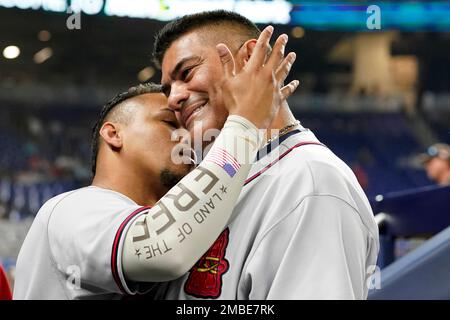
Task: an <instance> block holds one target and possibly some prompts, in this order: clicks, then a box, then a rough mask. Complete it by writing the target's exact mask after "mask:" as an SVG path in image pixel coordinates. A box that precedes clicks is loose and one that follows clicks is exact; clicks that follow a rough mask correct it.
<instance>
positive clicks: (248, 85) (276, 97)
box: [216, 26, 298, 128]
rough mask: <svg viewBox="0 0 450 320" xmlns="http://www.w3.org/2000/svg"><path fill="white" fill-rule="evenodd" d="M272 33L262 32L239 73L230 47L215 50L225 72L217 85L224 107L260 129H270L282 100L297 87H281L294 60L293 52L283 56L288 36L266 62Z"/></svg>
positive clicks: (281, 40)
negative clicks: (220, 91)
mask: <svg viewBox="0 0 450 320" xmlns="http://www.w3.org/2000/svg"><path fill="white" fill-rule="evenodd" d="M272 33H273V27H271V26H269V27H267V28H265V29H264V30H263V32H262V33H261V35H260V36H259V38H258V41H257V42H256V46H255V49H254V52H253V54H252V55H251V57H250V59H249V60H248V63H247V64H246V65H245V66H244V67H243V68H242V70H240V71H239V72H238V73H236V71H235V70H236V69H235V62H234V59H233V55H232V54H231V52H230V50H229V49H228V47H227V46H226V45H225V44H222V43H221V44H218V45H217V47H216V48H217V52H218V54H219V56H220V60H221V62H222V65H223V70H224V76H223V79H222V81H221V82H220V83H217V84H216V85H217V90H222V96H223V99H224V105H225V107H226V108H227V109H228V111H229V113H230V114H236V115H240V116H243V117H245V118H247V119H248V120H250V121H252V122H253V123H254V124H255V125H256V126H257V127H259V128H267V127H268V126H269V124H270V123H271V122H272V119H273V118H274V116H275V115H276V114H277V112H278V109H279V106H280V105H281V103H282V102H283V100H285V99H286V98H287V97H288V96H290V95H291V94H292V93H293V92H294V91H295V90H296V88H297V86H298V81H297V80H294V81H292V82H291V83H289V85H287V86H285V87H282V86H283V82H284V80H285V79H286V77H287V76H288V74H289V71H290V69H291V67H292V63H293V62H294V60H295V53H293V52H291V53H289V54H288V55H287V56H286V57H284V50H285V46H286V43H287V41H288V38H287V35H285V34H283V35H281V36H279V37H278V39H277V41H276V42H275V45H274V47H273V50H272V52H271V54H270V56H269V57H268V58H267V59H266V57H267V52H268V50H269V42H270V38H271V37H272Z"/></svg>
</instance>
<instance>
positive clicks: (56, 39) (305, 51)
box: [0, 0, 450, 298]
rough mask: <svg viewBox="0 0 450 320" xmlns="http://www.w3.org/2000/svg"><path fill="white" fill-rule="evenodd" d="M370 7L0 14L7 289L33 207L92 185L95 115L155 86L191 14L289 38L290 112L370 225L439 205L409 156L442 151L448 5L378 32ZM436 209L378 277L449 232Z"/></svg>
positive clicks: (136, 6) (49, 4)
mask: <svg viewBox="0 0 450 320" xmlns="http://www.w3.org/2000/svg"><path fill="white" fill-rule="evenodd" d="M144 2H147V4H149V3H150V4H151V5H152V6H153V7H152V9H151V10H150V11H148V12H147V11H145V10H144V9H145V8H146V6H145V5H144V4H143V3H144ZM371 4H377V3H372V2H370V3H369V2H365V1H346V2H344V1H341V2H332V1H328V2H327V1H317V2H298V1H238V0H236V1H200V0H197V1H183V2H181V1H170V0H167V1H134V2H133V1H121V2H119V1H94V0H86V1H84V0H80V1H57V0H53V1H28V0H27V1H14V0H8V1H6V0H0V50H1V53H2V55H0V264H2V265H3V267H4V268H5V269H6V270H7V272H8V275H9V277H10V281H11V282H13V281H14V279H13V278H14V265H15V259H16V257H17V253H18V250H19V249H20V245H21V243H22V241H23V238H24V236H25V234H26V231H27V229H28V227H29V225H30V224H31V222H32V220H33V217H34V216H35V214H36V213H37V210H38V209H39V207H40V206H41V205H42V204H43V203H44V202H45V201H46V200H47V199H49V198H51V197H52V196H54V195H56V194H59V193H61V192H64V191H67V190H70V189H73V188H77V187H80V186H85V185H87V184H89V182H90V163H89V159H90V133H91V126H92V124H93V122H94V121H95V119H96V116H97V114H98V112H99V110H100V108H101V106H102V104H103V103H105V102H106V101H107V100H108V99H109V98H111V97H112V96H114V95H115V94H116V93H118V92H121V91H124V90H126V89H127V88H128V87H130V86H132V85H135V84H136V83H139V82H144V81H148V80H151V81H155V82H159V80H160V72H159V70H158V69H157V68H156V67H155V66H154V65H153V63H152V61H151V50H152V44H153V37H154V34H155V32H156V31H157V30H158V29H160V28H161V27H162V26H163V25H164V23H165V21H167V20H169V19H171V18H174V17H176V16H178V15H180V14H185V13H190V12H193V11H202V10H205V9H215V8H226V9H233V10H235V11H238V12H239V13H241V14H244V15H246V16H247V17H249V18H250V19H252V20H253V21H256V22H258V25H260V26H264V25H266V24H268V23H271V24H273V25H274V26H275V30H276V33H277V34H280V33H283V32H284V33H287V34H288V35H289V36H290V41H289V44H288V50H289V51H295V52H296V53H297V57H298V58H297V61H296V63H295V65H294V68H293V71H292V72H291V76H290V79H299V80H300V88H299V89H298V91H297V93H296V94H295V95H294V96H293V97H292V98H291V99H290V105H291V108H292V110H293V112H294V113H295V115H296V116H297V118H298V119H300V120H301V122H302V124H303V125H304V126H305V127H308V128H310V129H312V130H313V131H314V132H315V133H316V135H317V136H318V138H319V139H320V140H321V141H322V142H324V143H325V144H326V145H328V146H329V147H330V148H331V149H332V150H333V151H334V152H335V153H336V154H337V155H338V156H339V157H341V158H342V159H343V160H344V161H345V162H346V163H347V164H348V165H349V166H350V167H351V168H352V169H353V170H354V172H355V174H356V176H357V177H358V180H359V181H360V184H361V185H362V187H363V188H364V190H365V192H366V194H367V195H368V197H369V199H370V201H371V203H372V205H373V207H374V213H379V211H380V210H381V209H379V208H378V205H379V203H380V202H383V200H385V199H390V198H394V199H395V198H396V197H397V196H398V195H400V196H404V195H405V194H406V195H407V196H409V195H412V198H411V203H414V201H422V200H414V199H415V198H414V195H415V194H417V193H419V194H420V192H421V191H422V190H426V191H429V190H431V191H432V192H434V191H435V189H436V188H435V187H431V186H432V185H433V182H432V181H430V180H428V178H427V176H426V174H425V172H424V170H423V169H422V168H421V166H420V165H419V164H418V163H417V161H416V157H415V156H416V155H417V154H418V153H419V152H423V151H424V150H425V149H426V148H427V147H428V146H429V145H431V144H433V143H436V142H446V143H450V134H449V128H450V90H449V87H450V73H449V67H450V3H447V2H429V1H415V2H406V1H393V2H383V3H378V8H380V13H381V20H380V27H381V28H380V29H377V26H376V16H374V14H375V15H376V12H375V13H374V11H373V12H372V11H370V12H367V8H368V7H369V5H371ZM80 10H81V11H80ZM152 10H153V11H152ZM371 19H372V20H371ZM373 19H375V20H373ZM423 188H425V189H423ZM437 189H442V188H437ZM444 189H445V188H444ZM446 196H448V192H447V193H442V194H440V195H438V196H437V197H438V198H439V199H440V200H442V199H443V197H446ZM431 198H433V196H430V199H431ZM447 199H448V198H447ZM437 202H439V200H438V201H437ZM441 202H442V201H441ZM447 202H448V200H447ZM444 203H445V201H444ZM433 206H434V204H433V202H432V201H430V203H428V209H429V211H432V212H434V213H436V214H435V215H437V216H438V217H437V218H431V215H429V212H415V213H414V215H416V216H417V217H415V218H414V219H415V220H414V221H415V222H414V223H418V224H420V223H421V221H422V220H423V221H426V220H427V219H437V220H439V223H438V226H436V225H434V226H433V227H432V228H429V229H426V230H419V231H417V230H416V231H414V232H397V234H390V237H391V238H390V240H388V244H389V245H388V248H389V246H390V250H391V253H390V257H389V254H386V252H384V253H383V254H384V256H383V257H382V258H381V259H380V267H382V268H383V267H385V266H386V265H388V264H390V263H391V262H393V261H395V260H397V259H400V257H404V256H405V255H407V254H408V253H411V252H412V251H414V249H415V248H416V247H418V246H420V245H422V244H423V243H424V242H425V241H426V240H427V239H430V238H432V237H433V236H434V235H435V234H437V233H438V232H440V231H442V230H444V229H445V227H447V226H448V225H449V224H450V223H449V220H448V219H449V218H448V213H449V210H448V209H449V205H448V204H444V205H443V206H442V205H440V204H436V209H434V207H433ZM427 215H429V216H428V218H427ZM435 215H434V216H435ZM434 216H433V217H434ZM420 219H422V220H420ZM440 219H442V221H441V220H440ZM434 221H435V220H434ZM380 226H381V227H382V226H383V225H381V224H380ZM445 243H448V241H445ZM447 267H448V266H447ZM447 294H448V296H447V298H450V292H447Z"/></svg>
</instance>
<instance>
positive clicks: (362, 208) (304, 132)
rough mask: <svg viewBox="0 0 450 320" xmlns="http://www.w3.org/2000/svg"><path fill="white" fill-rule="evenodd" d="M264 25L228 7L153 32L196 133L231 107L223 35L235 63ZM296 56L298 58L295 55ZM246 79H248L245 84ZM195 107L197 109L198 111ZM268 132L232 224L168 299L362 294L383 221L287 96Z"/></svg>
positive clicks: (166, 80)
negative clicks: (218, 52) (223, 86)
mask: <svg viewBox="0 0 450 320" xmlns="http://www.w3.org/2000/svg"><path fill="white" fill-rule="evenodd" d="M259 34H260V31H259V29H258V28H257V27H256V26H255V25H254V24H253V23H252V22H251V21H249V20H248V19H246V18H244V17H242V16H240V15H238V14H235V13H232V12H226V11H211V12H204V13H199V14H194V15H187V16H184V17H182V18H180V19H177V20H174V21H172V22H170V23H168V24H167V25H166V26H165V27H164V28H163V29H162V30H161V31H160V32H159V33H158V34H157V37H156V41H155V44H154V56H155V59H156V61H157V62H159V64H160V65H161V67H162V85H163V88H164V90H163V91H164V92H165V94H166V95H167V96H168V100H169V107H170V108H172V109H173V110H175V112H176V114H177V116H178V117H179V118H180V121H181V123H182V125H184V126H185V127H186V128H187V129H189V130H190V132H191V134H194V133H195V132H194V131H195V130H194V128H195V126H194V123H195V122H201V123H202V125H203V127H202V128H203V129H204V130H207V129H209V128H221V126H222V125H223V123H224V122H225V119H226V117H227V115H228V112H227V110H226V109H225V108H224V107H223V98H224V97H225V96H226V94H225V93H224V92H222V91H216V90H215V87H214V86H213V84H214V83H215V82H217V81H219V79H220V77H221V73H222V72H221V69H220V68H221V64H220V60H219V59H218V58H217V57H216V56H214V48H215V46H216V44H217V43H219V42H223V43H224V44H226V45H227V46H228V48H229V51H228V54H229V55H230V57H229V59H232V60H233V61H234V64H235V66H236V70H237V71H239V70H241V69H244V70H245V69H246V68H247V66H248V63H249V62H248V61H250V59H251V57H252V56H253V55H254V54H256V51H255V49H256V47H257V45H256V39H257V38H258V36H259ZM288 57H291V58H292V60H291V61H293V59H294V58H295V57H294V56H289V55H288ZM248 85H250V84H248ZM193 109H194V111H193ZM269 129H276V131H277V132H278V135H275V136H272V135H271V130H268V135H267V138H268V140H267V144H266V146H265V147H264V148H262V149H261V150H260V151H259V153H258V156H257V159H258V161H257V163H256V164H255V165H254V166H253V167H252V169H251V170H250V173H249V175H248V177H247V179H246V181H245V185H244V188H243V190H242V192H241V194H240V196H239V199H238V201H237V204H236V206H235V209H234V213H233V215H232V218H231V222H230V223H229V225H228V228H226V229H225V230H224V231H223V232H222V233H221V235H220V236H219V238H218V239H217V240H216V242H215V243H214V244H213V245H212V246H211V248H210V249H209V250H208V251H207V252H206V253H205V254H204V255H203V257H202V258H201V259H200V260H199V261H198V262H197V264H196V265H195V266H194V267H193V268H192V269H191V270H190V272H189V274H187V275H185V276H184V277H182V278H180V279H178V280H176V281H173V282H171V283H170V284H168V285H167V287H166V288H162V287H161V291H160V292H159V293H160V294H161V296H160V297H165V298H167V299H365V298H366V297H367V292H368V286H367V285H366V281H367V280H369V277H370V275H371V273H372V271H373V270H374V269H375V268H374V267H375V263H376V258H377V254H378V250H379V243H378V228H377V225H376V223H375V221H374V218H373V214H372V211H371V207H370V205H369V202H368V200H367V197H366V196H365V194H364V192H363V190H362V189H361V187H360V185H359V184H358V182H357V180H356V178H355V176H354V174H353V173H352V171H351V170H350V168H349V167H348V166H347V165H346V164H345V163H344V162H342V161H341V160H340V159H339V158H338V157H337V156H336V155H335V154H333V152H332V151H331V150H330V149H329V148H327V147H326V146H325V145H323V144H322V143H321V142H320V141H319V140H318V139H317V138H316V137H315V135H314V134H313V133H312V132H311V131H310V130H308V129H306V128H304V127H303V126H301V125H300V123H299V121H297V120H296V119H295V118H294V116H293V114H292V113H291V111H290V110H289V106H288V104H287V103H286V102H283V103H282V105H281V106H280V109H279V111H278V114H277V115H276V116H275V118H274V120H273V122H272V124H271V125H270V127H269Z"/></svg>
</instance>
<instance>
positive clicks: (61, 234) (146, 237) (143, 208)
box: [14, 28, 296, 299]
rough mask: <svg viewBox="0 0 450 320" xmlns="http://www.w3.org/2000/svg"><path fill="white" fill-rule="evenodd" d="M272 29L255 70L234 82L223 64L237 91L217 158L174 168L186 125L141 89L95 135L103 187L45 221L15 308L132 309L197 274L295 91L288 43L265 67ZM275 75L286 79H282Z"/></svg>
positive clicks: (153, 93) (55, 203)
mask: <svg viewBox="0 0 450 320" xmlns="http://www.w3.org/2000/svg"><path fill="white" fill-rule="evenodd" d="M270 30H271V29H270V28H269V29H267V30H266V31H265V32H263V33H262V34H261V36H260V38H259V39H258V48H257V49H256V50H255V51H256V52H255V55H254V57H252V59H250V61H249V68H247V69H246V70H243V71H242V72H239V73H237V74H236V73H234V72H233V69H232V65H231V64H230V59H227V57H226V56H222V68H223V69H224V76H223V77H222V78H221V80H220V81H218V82H217V83H216V85H217V86H218V87H219V86H220V88H221V90H225V92H227V99H226V101H225V106H226V108H227V110H228V112H229V114H230V115H229V116H228V118H227V120H226V122H225V125H224V128H223V130H222V132H221V134H220V135H219V137H218V138H217V140H216V141H215V143H214V145H213V147H212V148H211V153H210V155H209V156H208V157H206V158H205V159H204V161H202V162H201V163H200V164H199V165H198V166H197V167H196V168H195V169H193V170H192V171H191V172H190V173H189V171H190V170H191V169H192V166H191V165H189V164H176V163H175V161H174V158H173V150H174V148H175V147H176V145H177V141H174V140H173V139H172V135H173V134H174V133H175V131H176V130H178V129H179V124H178V122H177V119H176V117H175V115H174V112H173V111H172V110H170V109H168V108H167V99H166V97H165V96H164V95H163V94H162V93H161V91H160V87H159V86H155V85H152V84H149V85H141V86H138V87H134V88H131V89H130V90H129V91H127V92H125V93H123V94H120V95H118V96H117V97H115V98H114V99H113V100H112V101H110V102H109V103H108V104H107V105H106V106H105V107H104V108H103V110H102V112H101V114H100V117H99V119H98V121H97V124H96V126H95V127H94V130H93V173H94V179H93V181H92V185H90V186H88V187H85V188H81V189H77V190H73V191H70V192H66V193H63V194H61V195H58V196H56V197H54V198H52V199H50V200H49V201H48V202H46V203H45V204H44V205H43V206H42V208H41V209H40V210H39V212H38V214H37V216H36V218H35V220H34V222H33V225H32V227H31V229H30V231H29V233H28V235H27V237H26V239H25V241H24V244H23V246H22V248H21V250H20V253H19V257H18V260H17V268H16V282H15V287H14V298H15V299H116V298H122V297H123V296H124V295H133V294H136V293H146V292H149V291H150V290H151V289H152V288H154V287H155V283H157V282H162V281H168V280H173V279H176V278H178V277H180V276H182V275H183V274H184V273H186V272H187V271H188V270H189V269H190V268H191V267H192V266H193V265H194V263H195V262H196V261H197V260H198V259H199V258H200V257H201V255H202V254H203V253H204V252H205V251H206V250H207V249H208V247H209V246H210V245H211V244H212V243H213V242H214V240H215V239H216V238H217V236H218V235H219V234H220V232H221V231H222V230H223V229H224V228H225V225H226V223H227V221H228V219H229V217H230V214H231V212H232V209H233V206H234V204H235V203H236V200H237V197H238V195H239V193H240V190H241V189H242V185H243V182H244V179H245V177H246V176H247V175H248V172H249V169H250V167H251V165H250V163H251V161H252V160H253V158H254V156H255V155H256V152H257V150H258V148H259V146H260V145H261V141H263V139H262V138H261V135H259V134H258V129H257V128H258V127H262V128H267V127H268V125H269V124H270V122H271V120H272V119H273V115H274V114H275V113H276V112H277V109H278V106H279V104H280V100H281V99H284V96H285V95H287V94H289V92H292V91H293V90H295V88H296V84H295V83H294V84H292V86H291V87H288V88H284V89H281V84H282V83H283V81H284V79H285V75H286V74H287V73H288V72H289V68H290V65H289V64H288V63H287V61H286V60H284V59H283V58H284V57H283V55H282V54H280V53H281V51H282V50H281V47H283V46H284V44H283V43H282V42H281V41H278V42H277V43H278V44H277V45H276V49H275V50H274V53H273V54H272V55H271V56H270V59H269V60H268V61H267V62H266V63H265V64H264V56H265V53H266V52H267V50H268V48H269V40H270V37H271V31H270ZM218 57H219V56H218ZM276 70H283V72H282V73H281V74H280V76H279V77H277V76H274V74H275V71H276ZM254 77H257V78H258V80H257V81H255V82H254V85H253V86H251V87H247V90H245V91H243V90H241V88H242V86H243V85H244V84H246V83H249V81H250V80H251V79H252V78H254ZM186 174H187V175H186ZM184 175H186V176H185V177H184V178H183V179H181V181H179V182H178V180H179V179H180V178H181V177H183V176H184ZM158 199H159V200H158ZM198 213H201V214H202V215H203V218H204V219H203V220H202V221H198V220H196V219H195V218H194V215H195V214H198Z"/></svg>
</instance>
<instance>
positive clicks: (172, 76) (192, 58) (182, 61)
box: [170, 56, 200, 79]
mask: <svg viewBox="0 0 450 320" xmlns="http://www.w3.org/2000/svg"><path fill="white" fill-rule="evenodd" d="M191 60H200V57H199V56H189V57H186V58H183V59H181V60H180V61H178V63H177V64H176V65H175V68H174V69H173V71H172V72H171V73H170V77H171V78H172V79H174V78H175V77H176V76H177V74H178V73H179V72H180V70H181V68H182V67H183V65H184V64H186V62H189V61H191Z"/></svg>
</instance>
